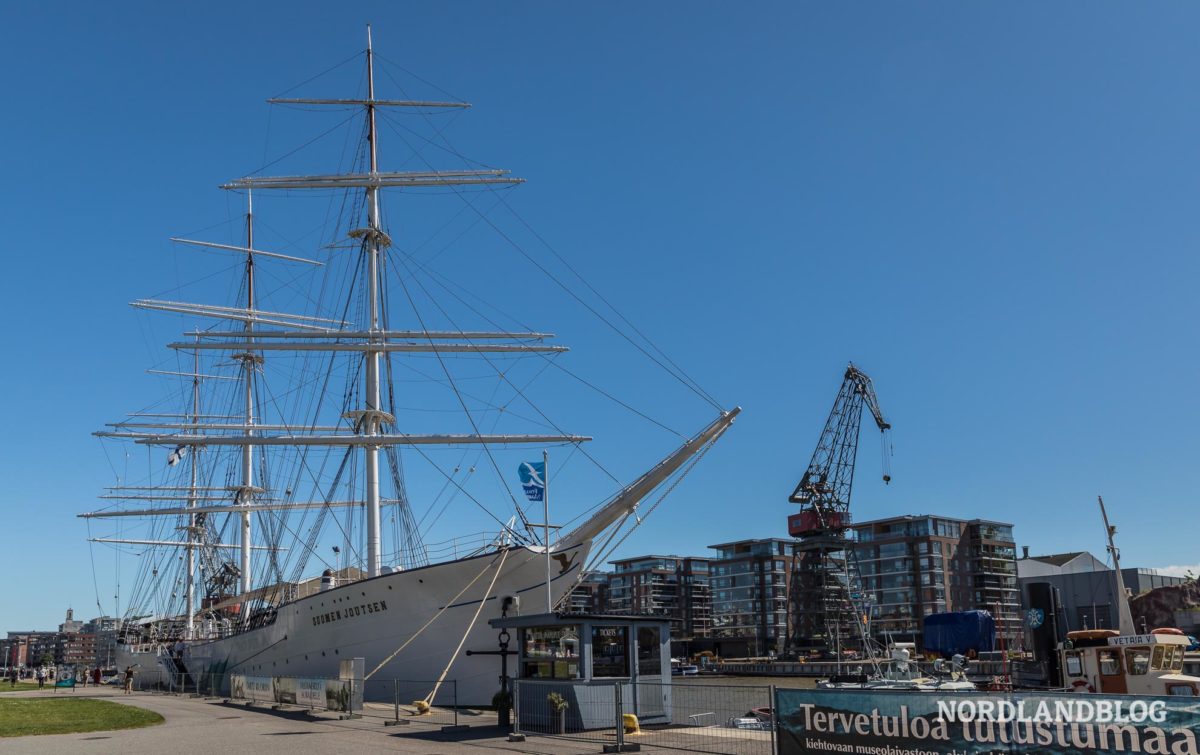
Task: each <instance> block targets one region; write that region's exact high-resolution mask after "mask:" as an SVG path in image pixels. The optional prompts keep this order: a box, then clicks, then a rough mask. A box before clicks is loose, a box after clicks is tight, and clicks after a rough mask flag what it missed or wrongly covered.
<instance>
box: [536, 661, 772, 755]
mask: <svg viewBox="0 0 1200 755" xmlns="http://www.w3.org/2000/svg"><path fill="white" fill-rule="evenodd" d="M773 690H774V688H773V687H771V686H770V685H763V686H731V685H711V684H672V683H657V682H637V683H630V682H590V683H583V682H577V683H572V682H567V681H540V680H530V679H518V680H516V681H515V682H514V693H513V702H514V711H513V714H514V716H513V732H514V733H515V734H518V735H524V736H527V737H528V736H539V737H559V738H564V739H569V740H572V741H574V742H577V743H583V742H590V743H596V744H599V745H601V747H602V749H603V750H604V751H608V752H619V751H622V750H625V749H631V748H629V745H633V744H636V745H638V746H640V747H641V748H646V749H651V748H652V749H662V750H680V751H690V752H701V753H730V754H736V755H771V754H772V753H773V752H774V751H775V736H776V728H775V722H774V716H773V712H772V709H771V705H772V702H771V699H772V697H773ZM630 714H632V715H636V726H635V722H634V720H632V718H631V717H630Z"/></svg>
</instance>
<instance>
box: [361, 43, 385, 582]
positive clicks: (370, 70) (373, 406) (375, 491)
mask: <svg viewBox="0 0 1200 755" xmlns="http://www.w3.org/2000/svg"><path fill="white" fill-rule="evenodd" d="M377 136H378V132H377V131H376V130H375V63H374V58H373V55H372V51H371V27H370V26H369V25H368V26H367V140H368V146H369V147H370V150H371V172H370V177H371V179H372V181H371V184H370V185H369V186H367V224H368V226H369V231H368V233H367V239H366V241H367V245H366V246H367V256H368V265H367V270H368V272H367V275H368V277H369V278H370V282H369V284H368V286H369V289H368V290H369V295H368V306H369V307H370V308H371V313H370V328H369V329H368V331H369V334H370V335H369V336H368V339H367V342H368V344H371V345H374V344H377V343H379V342H380V337H379V333H380V330H381V328H380V323H379V240H380V237H381V229H380V227H379V186H378V185H377V184H376V183H375V179H377V178H378V176H379V156H378V152H377V148H378V144H377V142H376V137H377ZM379 356H380V352H379V351H376V350H371V351H367V352H365V353H364V354H363V357H364V358H365V359H366V360H367V365H366V368H367V369H366V400H367V411H366V412H365V413H364V414H363V417H362V433H363V435H368V436H375V435H378V434H379V426H380V420H381V418H382V408H381V407H380V405H379V395H380V394H379ZM364 452H365V454H366V473H367V480H366V488H367V489H366V491H365V492H366V504H367V576H368V577H377V576H379V568H380V557H381V553H380V546H379V446H378V445H369V446H365V447H364Z"/></svg>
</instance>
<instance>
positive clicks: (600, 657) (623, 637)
mask: <svg viewBox="0 0 1200 755" xmlns="http://www.w3.org/2000/svg"><path fill="white" fill-rule="evenodd" d="M603 676H629V627H613V626H594V627H592V677H593V678H595V677H603Z"/></svg>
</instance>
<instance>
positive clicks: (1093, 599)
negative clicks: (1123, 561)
mask: <svg viewBox="0 0 1200 755" xmlns="http://www.w3.org/2000/svg"><path fill="white" fill-rule="evenodd" d="M1121 579H1122V581H1123V582H1124V583H1125V590H1126V592H1127V593H1128V594H1130V595H1138V594H1140V593H1143V592H1147V591H1149V590H1153V589H1154V588H1156V587H1166V586H1168V585H1178V584H1181V583H1183V582H1186V581H1187V580H1186V579H1185V578H1184V577H1172V576H1169V575H1166V574H1160V573H1158V572H1157V571H1155V570H1154V569H1138V568H1126V569H1122V570H1121ZM1017 581H1018V584H1019V585H1020V588H1021V597H1022V604H1023V605H1026V606H1028V605H1029V585H1030V584H1032V583H1034V582H1048V583H1050V584H1051V585H1053V586H1054V587H1056V588H1058V595H1059V599H1060V600H1061V601H1062V603H1061V605H1062V612H1061V614H1060V621H1064V620H1065V622H1066V627H1065V628H1063V627H1060V631H1075V630H1079V629H1116V628H1117V604H1116V599H1115V598H1116V585H1117V581H1116V578H1115V575H1114V574H1113V569H1112V567H1110V566H1109V565H1108V564H1106V563H1104V562H1103V561H1101V560H1100V559H1098V558H1096V557H1095V556H1093V555H1092V554H1091V553H1088V552H1087V551H1074V552H1071V553H1055V554H1051V555H1047V556H1030V555H1029V549H1028V548H1026V549H1024V553H1023V555H1022V556H1021V558H1020V559H1018V560H1017Z"/></svg>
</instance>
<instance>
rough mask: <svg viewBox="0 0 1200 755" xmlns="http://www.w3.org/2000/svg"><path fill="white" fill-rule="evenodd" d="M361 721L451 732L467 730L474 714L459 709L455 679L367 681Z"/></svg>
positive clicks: (456, 681)
mask: <svg viewBox="0 0 1200 755" xmlns="http://www.w3.org/2000/svg"><path fill="white" fill-rule="evenodd" d="M363 684H364V687H363V698H364V700H365V701H366V702H364V703H363V707H362V711H361V713H362V716H363V718H369V719H377V720H381V721H382V722H383V723H384V724H386V725H388V726H409V725H414V724H415V725H421V726H434V727H441V728H442V729H443V730H447V731H453V730H457V729H462V728H466V727H467V726H468V725H469V723H468V722H469V721H471V720H473V718H474V717H475V715H476V714H475V711H473V710H472V711H467V710H464V709H463V708H461V707H460V706H459V702H458V680H457V679H447V680H445V681H443V682H442V683H441V684H440V685H439V684H438V683H437V682H436V681H432V680H429V681H423V680H415V679H368V680H367V681H366V682H364V683H363Z"/></svg>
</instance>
